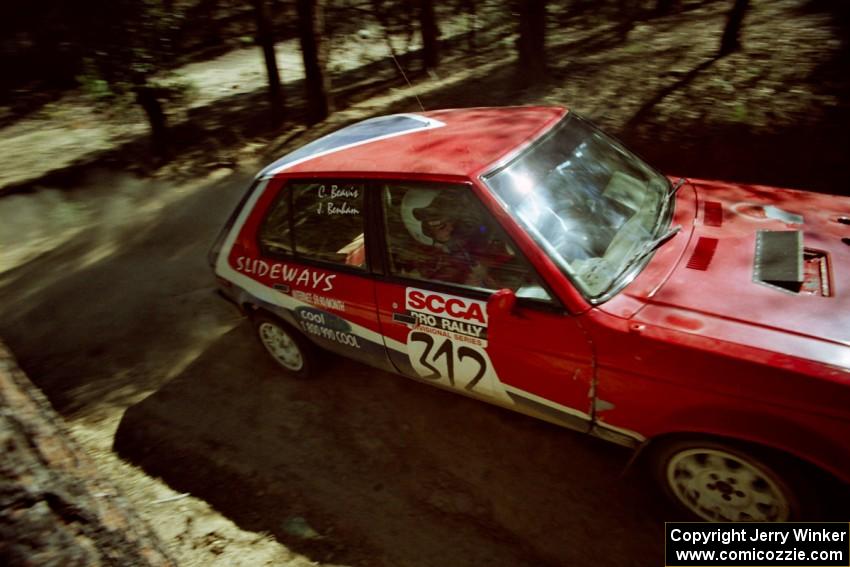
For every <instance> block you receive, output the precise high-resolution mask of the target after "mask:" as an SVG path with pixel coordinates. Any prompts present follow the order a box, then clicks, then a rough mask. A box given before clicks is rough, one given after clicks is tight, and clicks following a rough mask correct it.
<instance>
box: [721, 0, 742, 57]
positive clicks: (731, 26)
mask: <svg viewBox="0 0 850 567" xmlns="http://www.w3.org/2000/svg"><path fill="white" fill-rule="evenodd" d="M749 4H750V2H749V0H735V4H734V5H733V6H732V9H731V10H729V15H728V16H727V19H726V27H725V28H724V29H723V38H722V39H721V40H720V52H719V53H718V54H717V55H718V56H719V57H723V56H724V55H729V54H730V53H732V52H733V51H736V50H737V49H738V48H740V47H741V40H740V34H741V23H743V21H744V14H745V13H746V12H747V8H748V7H749Z"/></svg>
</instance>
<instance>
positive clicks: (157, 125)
mask: <svg viewBox="0 0 850 567" xmlns="http://www.w3.org/2000/svg"><path fill="white" fill-rule="evenodd" d="M133 91H134V92H135V93H136V102H138V103H139V106H141V107H142V109H143V110H144V111H145V115H146V116H147V117H148V124H149V125H150V127H151V151H152V152H153V154H154V155H155V156H156V157H159V158H166V157H168V150H169V148H168V124H167V122H166V118H165V112H164V111H163V109H162V103H161V102H160V100H159V94H160V93H158V92H157V89H156V88H155V87H152V86H151V85H150V84H148V82H147V81H143V82H141V83H140V84H137V85H136V86H135V87H134V88H133Z"/></svg>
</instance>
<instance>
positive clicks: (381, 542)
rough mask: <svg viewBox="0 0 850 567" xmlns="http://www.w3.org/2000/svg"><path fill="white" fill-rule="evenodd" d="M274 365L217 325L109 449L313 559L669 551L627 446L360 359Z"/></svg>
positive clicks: (600, 556)
mask: <svg viewBox="0 0 850 567" xmlns="http://www.w3.org/2000/svg"><path fill="white" fill-rule="evenodd" d="M267 358H268V357H267V355H266V354H265V353H264V351H263V350H262V347H261V346H259V345H258V344H257V343H256V341H255V340H254V339H253V337H252V336H251V330H250V326H249V325H247V324H245V325H242V326H240V327H237V328H235V329H234V330H233V331H231V332H229V333H227V334H225V335H223V336H222V337H221V338H220V339H219V340H218V341H217V342H216V343H214V344H211V345H210V346H209V347H208V348H207V349H206V350H205V352H204V353H203V354H202V355H201V356H200V357H198V358H197V359H196V360H195V362H194V363H193V364H192V365H190V366H189V367H188V368H187V369H186V370H185V371H184V372H183V373H182V374H181V375H180V376H179V377H177V378H175V379H174V380H172V381H171V382H170V383H168V384H167V385H166V386H164V387H163V388H161V389H160V390H159V391H157V392H156V393H155V394H153V395H151V396H150V397H148V398H147V399H145V400H144V401H142V402H141V403H139V404H137V405H135V406H133V407H131V408H129V409H128V410H127V411H126V413H125V415H124V417H123V419H122V421H121V424H120V426H119V428H118V431H117V434H116V438H115V446H114V448H115V450H116V452H118V454H120V455H121V456H122V457H123V458H124V459H127V460H129V461H130V462H133V463H135V464H137V465H140V466H141V467H142V468H144V469H145V471H146V472H148V473H149V474H151V475H153V476H158V477H162V478H163V479H164V480H165V481H166V482H167V483H168V484H170V485H171V486H172V487H173V488H175V489H176V490H178V491H181V492H190V493H191V494H193V495H195V496H197V497H200V498H203V499H204V500H206V501H207V502H209V503H210V504H212V505H213V506H214V507H215V508H216V509H218V510H219V511H220V512H221V513H223V514H225V515H226V516H228V517H229V518H231V519H232V520H233V521H235V522H236V523H237V524H238V525H240V526H241V527H243V528H245V529H248V530H252V531H255V532H268V533H270V534H273V535H274V536H275V537H276V538H277V539H278V540H280V541H281V542H283V543H285V544H286V545H287V546H289V547H290V548H293V549H295V550H297V551H298V552H300V553H303V554H305V555H307V556H308V557H310V558H312V559H314V560H318V561H333V562H341V563H343V564H347V565H349V564H364V565H410V566H417V567H426V566H429V567H430V566H433V567H438V566H439V567H444V566H445V565H491V566H505V567H508V566H510V567H516V566H521V565H529V566H531V565H534V566H540V565H646V564H652V563H659V562H660V561H661V549H662V546H661V544H660V542H661V535H662V534H661V520H662V516H663V514H664V512H663V511H662V509H661V508H660V507H659V504H658V503H657V501H656V500H657V493H656V492H655V491H654V489H647V487H646V485H645V483H644V481H643V480H642V478H641V477H640V475H627V476H626V477H623V478H621V477H620V476H619V475H620V472H621V470H622V469H623V466H624V464H625V462H626V460H627V458H628V456H629V453H628V452H627V451H623V450H621V449H620V448H618V447H615V446H613V445H609V444H607V443H604V442H601V441H598V440H595V439H592V438H589V437H586V436H582V435H579V434H576V433H572V432H569V431H566V430H562V429H559V428H557V427H554V426H551V425H549V424H546V423H542V422H538V421H535V420H532V419H530V418H526V417H524V416H520V415H517V414H513V413H511V412H508V411H506V410H501V409H498V408H494V407H491V406H488V405H486V404H482V403H480V402H477V401H473V400H469V399H466V398H462V397H460V396H457V395H455V394H452V393H447V392H443V391H440V390H437V389H435V388H430V387H428V386H425V385H421V384H417V383H414V382H412V381H408V380H406V379H404V378H400V377H396V376H392V375H389V374H386V373H383V372H380V371H377V370H373V369H370V368H367V367H365V366H361V365H359V364H356V363H353V362H349V361H343V360H334V361H332V362H331V364H330V365H329V366H330V367H329V368H328V369H326V370H325V371H324V372H323V373H322V374H321V375H320V376H318V377H317V378H315V379H313V380H307V381H298V380H293V379H290V378H288V377H287V376H285V375H283V374H281V373H280V371H279V370H278V369H277V367H276V366H275V365H274V363H273V362H271V361H270V360H267ZM299 518H305V519H306V521H307V523H308V524H309V525H310V526H312V528H314V529H315V530H316V532H318V534H319V536H318V537H316V538H315V539H309V538H308V539H304V538H303V536H304V534H303V533H301V534H300V536H301V537H299V534H298V533H293V530H292V529H291V527H292V524H293V522H294V521H296V520H298V519H299Z"/></svg>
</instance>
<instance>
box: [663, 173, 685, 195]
mask: <svg viewBox="0 0 850 567" xmlns="http://www.w3.org/2000/svg"><path fill="white" fill-rule="evenodd" d="M684 184H685V178H684V177H680V178H679V180H678V181H677V182H676V184H675V185H673V186H672V187H670V190H669V191H667V198H668V199H672V198H673V195H675V194H676V191H678V190H679V189H681V187H682V185H684Z"/></svg>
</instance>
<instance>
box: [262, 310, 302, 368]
mask: <svg viewBox="0 0 850 567" xmlns="http://www.w3.org/2000/svg"><path fill="white" fill-rule="evenodd" d="M252 321H253V324H254V329H255V331H256V333H257V338H259V339H260V343H261V344H262V345H263V347H265V349H266V352H268V353H269V354H270V355H271V357H272V359H274V361H275V362H277V363H278V365H280V366H281V367H282V368H283V369H284V370H286V371H287V372H289V373H290V374H293V375H295V376H298V377H301V378H306V377H308V376H310V375H311V374H312V372H313V370H314V369H315V365H316V356H315V347H314V346H313V345H312V344H311V343H310V342H308V341H307V339H305V338H304V337H303V336H302V335H301V334H300V333H299V332H298V331H296V330H294V329H293V328H292V327H291V326H290V325H288V324H286V323H284V322H283V321H281V320H280V319H277V318H275V317H273V316H271V315H267V314H266V313H263V312H262V311H260V312H257V313H255V314H254V315H253V317H252Z"/></svg>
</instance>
